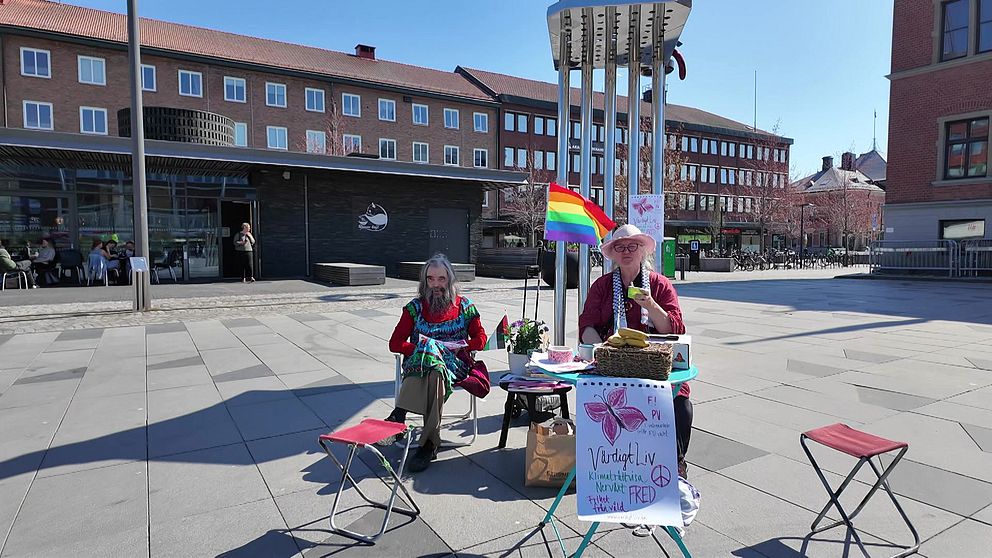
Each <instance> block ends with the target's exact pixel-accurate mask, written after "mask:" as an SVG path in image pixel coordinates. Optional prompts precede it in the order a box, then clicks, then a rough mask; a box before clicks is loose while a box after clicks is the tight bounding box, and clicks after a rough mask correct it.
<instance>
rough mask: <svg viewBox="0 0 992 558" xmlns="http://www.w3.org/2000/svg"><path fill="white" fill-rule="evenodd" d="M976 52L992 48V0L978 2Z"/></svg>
mask: <svg viewBox="0 0 992 558" xmlns="http://www.w3.org/2000/svg"><path fill="white" fill-rule="evenodd" d="M976 50H977V51H978V52H988V51H990V50H992V0H980V1H979V3H978V47H977V48H976Z"/></svg>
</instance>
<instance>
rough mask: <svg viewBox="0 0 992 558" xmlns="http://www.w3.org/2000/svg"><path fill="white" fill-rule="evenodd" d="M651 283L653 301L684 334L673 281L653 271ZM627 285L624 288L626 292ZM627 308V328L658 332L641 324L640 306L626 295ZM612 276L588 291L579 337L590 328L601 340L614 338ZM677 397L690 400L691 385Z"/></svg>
mask: <svg viewBox="0 0 992 558" xmlns="http://www.w3.org/2000/svg"><path fill="white" fill-rule="evenodd" d="M648 282H649V283H650V285H651V298H653V299H654V300H655V302H657V303H658V305H659V306H661V307H662V308H663V309H664V310H665V312H667V313H668V319H669V320H670V321H671V323H672V333H674V334H682V333H685V323H683V322H682V309H681V308H680V307H679V297H678V295H677V294H676V293H675V287H674V286H672V282H671V281H669V280H668V278H667V277H665V276H664V275H662V274H660V273H657V272H654V271H652V272H650V275H649V276H648ZM631 284H632V285H635V286H637V285H640V284H641V276H640V275H638V276H637V277H635V278H634V281H633V282H632V283H631ZM626 287H627V285H624V289H625V291H626ZM624 305H625V306H626V310H627V327H629V328H630V329H636V330H639V331H643V332H645V333H657V331H655V329H654V324H650V323H649V324H647V325H645V324H642V323H641V307H640V306H638V305H637V303H635V302H634V301H633V300H630V299H629V298H626V295H625V296H624ZM613 322H614V320H613V275H612V274H608V275H604V276H602V277H600V278H599V279H596V282H594V283H593V284H592V286H591V287H590V288H589V295H588V296H587V297H586V305H585V306H584V307H583V308H582V314H580V315H579V336H580V337H581V336H582V332H583V331H585V329H586V328H587V327H591V328H593V329H595V330H596V333H598V334H599V336H600V337H601V338H602V339H606V338H607V337H609V336H610V335H613V333H614V332H613ZM678 395H684V396H685V397H689V384H688V383H683V384H682V386H681V388H680V389H679V393H678Z"/></svg>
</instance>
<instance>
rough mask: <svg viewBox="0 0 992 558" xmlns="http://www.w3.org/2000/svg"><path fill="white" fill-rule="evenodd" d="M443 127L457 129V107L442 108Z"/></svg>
mask: <svg viewBox="0 0 992 558" xmlns="http://www.w3.org/2000/svg"><path fill="white" fill-rule="evenodd" d="M444 127H445V128H450V129H452V130H457V129H458V109H450V108H446V109H444Z"/></svg>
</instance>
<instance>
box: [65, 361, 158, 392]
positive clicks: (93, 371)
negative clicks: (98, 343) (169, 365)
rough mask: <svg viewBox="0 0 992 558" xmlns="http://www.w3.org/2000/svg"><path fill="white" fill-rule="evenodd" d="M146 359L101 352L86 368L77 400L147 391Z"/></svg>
mask: <svg viewBox="0 0 992 558" xmlns="http://www.w3.org/2000/svg"><path fill="white" fill-rule="evenodd" d="M146 380H147V378H146V374H145V358H144V357H143V356H141V357H122V356H117V357H113V356H107V355H105V354H101V353H100V352H99V351H98V352H97V355H96V356H94V357H93V360H91V361H90V363H89V366H87V367H86V373H85V374H84V375H83V379H82V381H80V382H79V389H77V390H76V395H75V396H74V397H75V398H76V399H85V398H93V397H113V396H116V395H122V394H129V393H141V394H144V392H145V389H146V385H145V382H146Z"/></svg>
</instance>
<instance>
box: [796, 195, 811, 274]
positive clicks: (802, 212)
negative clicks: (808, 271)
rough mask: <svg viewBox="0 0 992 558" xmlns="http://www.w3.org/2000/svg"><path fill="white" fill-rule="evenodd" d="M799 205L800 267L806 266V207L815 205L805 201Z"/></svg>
mask: <svg viewBox="0 0 992 558" xmlns="http://www.w3.org/2000/svg"><path fill="white" fill-rule="evenodd" d="M798 207H799V267H800V268H802V269H805V268H806V208H807V207H815V206H814V205H813V204H812V203H809V202H807V203H804V204H802V205H800V206H798Z"/></svg>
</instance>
